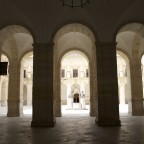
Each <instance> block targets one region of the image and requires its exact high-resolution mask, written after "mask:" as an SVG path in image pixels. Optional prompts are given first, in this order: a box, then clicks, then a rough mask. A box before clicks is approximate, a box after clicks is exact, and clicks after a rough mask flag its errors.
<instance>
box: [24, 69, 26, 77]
mask: <svg viewBox="0 0 144 144" xmlns="http://www.w3.org/2000/svg"><path fill="white" fill-rule="evenodd" d="M24 78H26V70H24Z"/></svg>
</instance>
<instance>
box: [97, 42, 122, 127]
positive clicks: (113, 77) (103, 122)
mask: <svg viewBox="0 0 144 144" xmlns="http://www.w3.org/2000/svg"><path fill="white" fill-rule="evenodd" d="M96 63H97V93H98V116H97V118H96V123H97V125H99V126H119V125H120V120H119V103H118V80H117V63H116V43H113V42H110V43H109V42H104V43H96Z"/></svg>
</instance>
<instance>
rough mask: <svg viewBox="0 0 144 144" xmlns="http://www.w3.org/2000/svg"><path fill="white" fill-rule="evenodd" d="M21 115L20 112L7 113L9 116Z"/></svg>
mask: <svg viewBox="0 0 144 144" xmlns="http://www.w3.org/2000/svg"><path fill="white" fill-rule="evenodd" d="M21 115H22V114H20V113H7V117H20V116H21Z"/></svg>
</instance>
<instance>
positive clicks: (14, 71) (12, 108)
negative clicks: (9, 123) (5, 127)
mask: <svg viewBox="0 0 144 144" xmlns="http://www.w3.org/2000/svg"><path fill="white" fill-rule="evenodd" d="M22 113H23V102H22V100H21V99H20V64H19V63H18V60H17V59H12V61H11V62H10V64H9V86H8V113H7V116H8V117H18V116H20V115H21V114H22Z"/></svg>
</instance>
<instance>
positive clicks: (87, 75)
mask: <svg viewBox="0 0 144 144" xmlns="http://www.w3.org/2000/svg"><path fill="white" fill-rule="evenodd" d="M86 77H89V72H88V69H86Z"/></svg>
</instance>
